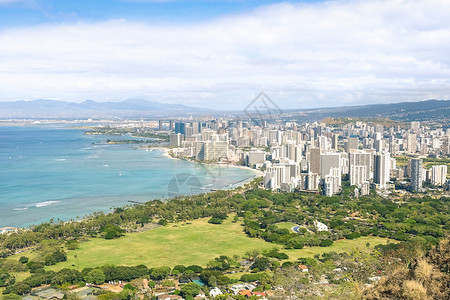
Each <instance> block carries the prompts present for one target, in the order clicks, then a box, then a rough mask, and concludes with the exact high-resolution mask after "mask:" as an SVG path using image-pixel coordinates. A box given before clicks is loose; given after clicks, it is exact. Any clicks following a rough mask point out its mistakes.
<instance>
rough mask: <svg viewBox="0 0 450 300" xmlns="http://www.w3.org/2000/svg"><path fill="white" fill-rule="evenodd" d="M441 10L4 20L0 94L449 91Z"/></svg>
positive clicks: (315, 97)
mask: <svg viewBox="0 0 450 300" xmlns="http://www.w3.org/2000/svg"><path fill="white" fill-rule="evenodd" d="M3 1H4V0H3ZM449 15H450V2H449V1H446V0H423V1H402V0H388V1H333V2H322V3H316V4H288V3H281V4H276V5H270V6H264V7H260V8H258V9H256V10H253V11H250V12H247V13H243V14H240V15H233V16H226V17H223V18H220V19H215V20H212V21H205V22H200V23H196V24H169V25H167V24H165V25H154V24H152V23H151V21H149V22H148V23H138V22H133V21H132V20H110V21H106V22H97V23H85V22H79V23H76V24H56V25H55V24H52V25H40V26H34V27H27V28H10V29H6V30H3V31H0V45H1V46H0V101H11V100H22V99H25V100H31V99H36V98H47V99H63V100H68V101H82V100H85V99H95V100H98V101H106V100H108V101H111V100H112V101H116V100H123V99H126V98H132V97H140V98H147V99H151V100H156V101H162V102H168V103H183V104H187V105H196V106H204V107H210V108H235V109H239V108H244V107H245V106H246V104H247V103H248V102H249V101H251V100H252V98H253V97H254V96H256V95H257V94H258V93H259V92H260V91H262V90H264V91H266V92H267V93H268V94H269V95H270V96H271V97H272V98H273V99H274V101H276V102H277V103H278V104H279V106H280V107H283V108H303V107H305V108H306V107H323V106H336V105H355V104H362V103H388V102H400V101H416V100H424V99H432V98H434V99H450V56H449V55H448V53H450V22H448V16H449Z"/></svg>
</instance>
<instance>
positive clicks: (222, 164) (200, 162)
mask: <svg viewBox="0 0 450 300" xmlns="http://www.w3.org/2000/svg"><path fill="white" fill-rule="evenodd" d="M152 149H157V150H162V151H164V153H163V156H164V157H167V158H170V159H177V160H184V161H189V162H195V163H199V164H204V165H214V166H220V167H233V168H239V169H242V170H250V171H252V172H254V173H256V175H255V177H259V176H263V175H264V172H262V171H260V170H256V169H252V168H249V167H245V166H238V165H234V164H228V163H217V162H212V163H207V162H202V161H192V160H189V159H185V158H182V157H175V156H172V155H170V154H169V149H168V148H163V147H154V148H152ZM255 177H254V178H255Z"/></svg>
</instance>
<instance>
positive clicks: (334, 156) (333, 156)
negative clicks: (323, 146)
mask: <svg viewBox="0 0 450 300" xmlns="http://www.w3.org/2000/svg"><path fill="white" fill-rule="evenodd" d="M332 168H336V169H338V170H339V176H340V174H341V155H340V154H339V153H324V154H321V155H320V173H319V174H320V179H324V178H325V176H327V175H329V174H330V170H331V169H332Z"/></svg>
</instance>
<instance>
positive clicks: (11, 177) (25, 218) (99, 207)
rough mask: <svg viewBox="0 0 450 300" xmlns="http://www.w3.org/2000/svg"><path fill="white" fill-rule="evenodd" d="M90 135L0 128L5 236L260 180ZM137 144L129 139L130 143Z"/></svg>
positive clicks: (246, 172) (0, 215)
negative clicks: (7, 231) (9, 228)
mask: <svg viewBox="0 0 450 300" xmlns="http://www.w3.org/2000/svg"><path fill="white" fill-rule="evenodd" d="M83 133H84V130H83V129H72V128H64V127H47V126H32V127H24V126H0V228H1V227H6V226H12V227H26V226H29V225H32V224H39V223H41V222H46V221H49V220H51V219H53V220H55V221H56V220H63V221H68V220H71V219H75V220H76V219H81V218H82V217H84V216H86V215H88V214H91V213H93V212H97V211H104V212H108V211H111V210H112V209H113V208H114V207H118V206H124V205H127V204H133V203H142V202H146V201H149V200H152V199H162V200H164V199H168V198H169V197H172V196H177V195H190V194H196V193H201V192H207V191H209V190H210V189H223V188H232V187H235V186H238V185H240V184H242V183H243V182H245V181H249V180H251V179H252V178H253V177H254V176H255V174H256V173H255V172H254V171H252V170H250V169H242V168H235V167H227V166H216V165H205V164H201V163H194V162H188V161H183V160H178V159H171V158H167V157H166V156H165V155H164V154H165V153H164V150H157V149H153V150H146V149H141V148H139V147H138V146H137V145H133V144H106V143H102V142H104V141H106V139H110V140H112V139H125V138H124V137H123V136H114V137H112V136H101V135H84V134H83ZM126 139H129V137H126Z"/></svg>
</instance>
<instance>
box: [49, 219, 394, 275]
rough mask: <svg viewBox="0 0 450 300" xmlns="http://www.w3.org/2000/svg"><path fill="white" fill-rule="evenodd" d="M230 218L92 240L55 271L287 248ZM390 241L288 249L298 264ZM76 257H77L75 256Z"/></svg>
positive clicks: (196, 260)
mask: <svg viewBox="0 0 450 300" xmlns="http://www.w3.org/2000/svg"><path fill="white" fill-rule="evenodd" d="M230 219H231V218H229V219H228V220H226V221H225V222H224V224H221V225H213V224H208V223H207V219H201V220H195V221H193V222H192V224H186V225H180V224H178V225H176V226H174V225H168V226H167V227H160V228H156V229H152V230H149V231H145V232H140V233H132V234H127V235H126V236H125V237H122V238H120V239H117V240H104V239H100V238H96V239H92V240H90V241H88V242H86V243H82V244H80V248H79V249H77V250H73V251H69V252H68V260H67V262H64V263H59V264H57V265H56V266H52V267H50V269H53V270H59V269H61V268H64V267H78V268H80V269H82V268H85V267H95V266H101V265H104V264H115V265H128V266H132V265H139V264H145V265H147V266H148V267H156V266H171V267H173V266H175V265H177V264H183V265H192V264H197V265H202V266H206V264H207V263H208V262H209V261H210V260H212V259H214V258H215V257H217V256H219V255H228V256H231V255H234V254H237V255H240V256H242V255H243V254H245V252H247V251H249V250H254V249H257V250H259V251H263V250H266V249H273V248H280V249H281V248H282V246H281V245H276V244H272V243H268V242H265V241H263V240H262V239H256V238H249V237H247V236H246V235H245V234H244V232H243V228H242V226H241V225H240V224H239V223H232V222H231V221H230ZM386 241H387V239H384V238H379V237H372V236H367V237H361V238H359V239H356V240H342V241H337V242H335V243H334V244H333V245H332V246H331V247H326V248H322V247H307V248H304V249H298V250H295V249H291V250H283V252H285V253H287V254H288V255H289V257H290V260H295V259H297V258H299V257H312V256H314V255H315V254H322V253H325V252H330V251H336V252H343V251H346V252H347V251H351V250H352V249H356V248H358V249H360V250H364V249H367V248H366V243H370V248H373V247H374V246H375V245H377V244H384V243H386ZM75 255H76V257H77V258H75Z"/></svg>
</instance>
